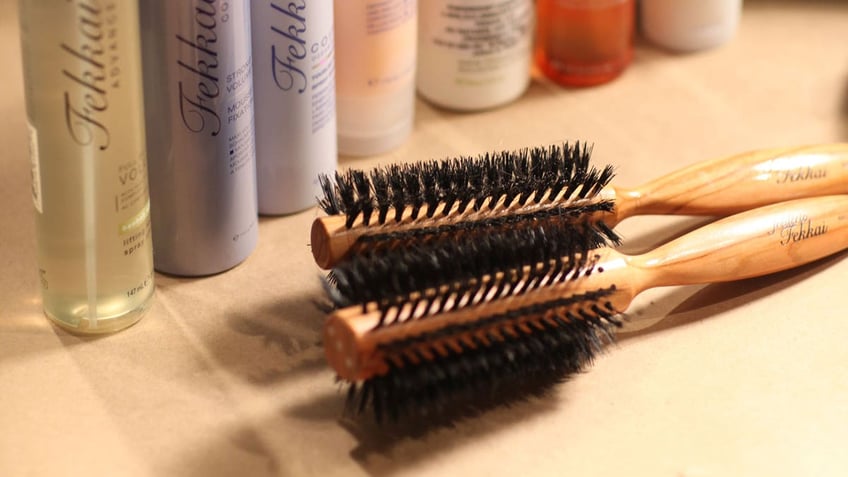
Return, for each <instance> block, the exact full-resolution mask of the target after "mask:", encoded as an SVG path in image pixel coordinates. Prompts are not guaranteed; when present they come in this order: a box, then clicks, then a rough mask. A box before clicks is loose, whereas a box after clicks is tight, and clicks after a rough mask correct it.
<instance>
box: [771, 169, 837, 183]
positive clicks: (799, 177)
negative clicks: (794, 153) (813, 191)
mask: <svg viewBox="0 0 848 477" xmlns="http://www.w3.org/2000/svg"><path fill="white" fill-rule="evenodd" d="M776 176H777V183H778V184H787V183H793V182H803V181H811V180H817V179H824V178H826V177H827V169H825V168H823V167H797V168H795V169H790V170H786V171H778V172H777V174H776Z"/></svg>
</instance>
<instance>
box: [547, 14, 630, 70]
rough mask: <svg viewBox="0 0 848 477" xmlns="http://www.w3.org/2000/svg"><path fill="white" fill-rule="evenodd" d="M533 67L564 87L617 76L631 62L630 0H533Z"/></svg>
mask: <svg viewBox="0 0 848 477" xmlns="http://www.w3.org/2000/svg"><path fill="white" fill-rule="evenodd" d="M536 17H537V20H536V21H537V26H536V47H535V55H534V56H535V62H536V65H537V66H538V67H539V69H540V70H541V71H542V72H543V73H544V74H545V76H547V77H549V78H550V79H552V80H554V81H556V82H557V83H559V84H562V85H565V86H592V85H597V84H601V83H606V82H608V81H610V80H612V79H614V78H616V77H617V76H619V75H620V74H621V73H622V72H623V71H624V70H625V69H626V68H627V66H628V65H629V64H630V62H631V60H632V58H633V35H634V29H635V2H634V0H537V2H536Z"/></svg>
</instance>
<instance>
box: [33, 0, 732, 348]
mask: <svg viewBox="0 0 848 477" xmlns="http://www.w3.org/2000/svg"><path fill="white" fill-rule="evenodd" d="M738 3H739V0H734V1H731V0H709V1H707V0H703V1H702V0H674V1H663V0H642V2H641V5H642V15H643V17H644V20H645V26H646V27H647V26H648V25H649V24H650V22H649V21H648V20H649V18H654V19H657V21H658V23H656V24H657V25H666V26H668V25H677V26H679V25H693V28H694V26H698V25H700V27H698V28H695V29H694V30H692V29H689V30H685V29H684V30H679V29H678V30H679V31H700V30H703V28H701V27H702V26H703V25H706V24H707V23H704V22H703V20H704V18H706V17H707V16H709V15H713V16H714V17H715V18H718V16H716V14H719V13H725V12H726V11H730V10H732V8H730V7H731V6H733V5H735V8H736V10H735V12H736V17H738V6H739V5H738ZM19 5H20V8H19V12H20V19H21V44H22V50H23V63H24V64H23V71H24V84H25V92H26V104H27V118H28V124H29V134H30V145H31V147H30V151H31V161H32V197H33V203H34V206H35V210H36V229H37V237H38V262H39V263H38V268H39V277H40V283H41V289H42V297H43V305H44V308H45V312H46V313H47V315H48V316H50V317H51V318H53V319H54V320H55V321H56V322H57V323H59V324H61V325H62V326H66V327H68V328H70V329H73V330H77V331H86V332H105V331H111V330H114V329H120V328H122V327H125V326H127V325H128V324H131V323H134V322H135V321H136V320H137V319H138V318H139V317H140V316H141V313H142V312H143V310H144V309H146V307H147V306H148V305H149V302H150V297H151V296H152V294H153V290H154V286H153V277H154V274H153V270H154V267H155V269H156V270H158V271H160V272H163V273H168V274H174V275H180V276H203V275H209V274H214V273H219V272H222V271H224V270H227V269H229V268H232V267H234V266H235V265H237V264H239V263H241V262H242V261H243V260H245V259H246V258H247V257H248V256H249V255H250V254H251V253H252V251H253V249H254V248H255V245H256V243H257V236H258V215H260V214H268V215H278V214H287V213H292V212H296V211H299V210H303V209H306V208H308V207H311V206H313V205H314V204H315V198H316V197H317V196H318V195H319V193H320V188H321V184H320V183H319V177H320V176H321V175H322V174H332V173H333V172H334V171H335V170H336V168H337V157H338V155H339V154H340V153H341V154H346V155H373V154H378V153H383V152H386V151H389V150H391V149H393V148H395V147H397V146H399V145H400V144H402V143H403V142H404V141H405V140H406V138H407V137H408V135H409V134H410V131H411V130H412V126H413V117H414V107H415V94H416V91H417V92H418V93H420V95H421V96H423V97H424V98H426V99H427V100H429V101H431V102H433V103H435V104H438V105H441V106H443V107H448V108H453V109H460V110H476V109H485V108H491V107H495V106H498V105H502V104H505V103H507V102H509V101H512V100H514V99H516V98H517V97H519V96H520V95H521V94H522V93H523V92H524V90H525V89H526V87H527V84H528V82H529V78H530V70H531V57H532V55H533V50H534V47H533V45H534V44H535V57H536V63H537V65H538V66H539V67H540V69H541V70H542V71H543V72H545V74H548V75H550V76H551V77H552V78H553V79H555V80H557V81H559V82H561V83H563V84H595V83H598V82H601V81H606V80H608V79H611V78H612V77H614V76H615V75H617V74H618V73H619V72H620V71H621V70H622V69H623V68H624V67H626V65H627V64H628V63H629V61H630V56H631V54H632V41H633V31H634V28H635V26H634V25H635V11H636V7H635V4H634V2H633V0H603V1H600V0H598V1H591V0H536V1H535V2H533V1H531V0H424V1H421V2H418V1H416V0H335V1H334V0H263V1H258V0H255V1H250V0H181V1H172V0H144V1H137V0H111V1H98V0H68V1H66V2H59V3H55V2H52V3H49V5H48V2H43V1H41V0H20V3H19ZM697 5H700V7H697V8H699V9H700V10H697V8H696V6H697ZM704 5H707V7H705V6H704ZM681 6H683V7H681ZM721 6H724V7H727V8H729V9H730V10H722V8H719V7H721ZM687 9H688V13H687ZM695 10H697V11H695ZM652 12H653V13H652ZM674 12H677V14H675V13H674ZM681 12H682V13H681ZM693 12H694V13H693ZM683 13H687V14H688V15H689V16H687V15H686V14H683ZM663 15H665V16H663ZM675 15H676V16H675ZM731 16H732V15H731ZM725 17H727V15H724V16H722V17H721V18H725ZM693 18H694V19H697V20H698V21H701V23H697V22H694V23H693V20H691V19H693ZM734 18H735V17H734ZM734 21H735V20H734ZM687 22H690V23H687ZM696 23H697V25H696ZM715 23H716V21H713V22H712V23H711V24H715ZM734 25H735V24H734ZM699 28H700V30H699ZM672 30H674V29H667V30H666V33H668V32H671V31H672ZM678 30H674V31H678ZM654 31H657V32H661V31H663V30H662V28H654ZM722 31H724V30H722ZM728 31H729V30H728ZM661 36H662V35H660V37H661ZM673 36H674V35H669V34H666V35H665V38H667V39H668V38H672V37H673ZM714 37H715V38H726V35H715V36H714ZM658 38H659V37H658ZM690 46H691V45H690ZM342 192H344V191H342Z"/></svg>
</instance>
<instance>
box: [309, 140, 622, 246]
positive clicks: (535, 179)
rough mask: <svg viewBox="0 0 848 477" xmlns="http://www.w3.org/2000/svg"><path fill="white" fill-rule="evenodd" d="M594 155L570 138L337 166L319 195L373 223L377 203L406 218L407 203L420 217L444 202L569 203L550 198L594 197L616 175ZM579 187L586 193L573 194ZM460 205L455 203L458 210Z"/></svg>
mask: <svg viewBox="0 0 848 477" xmlns="http://www.w3.org/2000/svg"><path fill="white" fill-rule="evenodd" d="M590 155H591V149H590V148H589V147H588V146H587V145H586V144H583V143H575V144H574V145H571V144H567V143H566V144H564V145H563V146H561V147H560V146H551V147H548V148H530V149H522V150H518V151H505V152H496V153H487V154H483V155H481V156H478V157H460V158H455V159H445V160H442V161H428V162H421V163H411V164H402V165H398V164H393V165H389V166H384V167H381V168H376V169H374V170H372V171H371V172H370V173H369V174H365V173H363V172H361V171H356V170H351V171H348V172H346V173H338V174H336V176H335V179H334V180H331V179H330V178H329V177H327V176H322V177H321V178H320V180H321V186H322V187H321V188H322V191H323V197H322V198H320V199H319V201H318V202H319V205H320V206H321V208H322V209H323V210H324V211H325V212H326V213H327V214H331V215H341V214H343V215H345V216H346V221H345V223H346V226H347V227H352V226H353V225H354V224H355V223H356V221H357V220H358V219H361V220H362V222H363V223H364V224H366V225H367V224H368V223H370V222H371V221H370V220H369V219H370V217H371V214H372V213H373V212H374V211H377V214H376V215H377V216H376V221H374V222H375V223H376V224H384V223H386V222H387V221H390V220H393V221H395V222H397V221H400V219H401V218H402V216H403V212H404V210H405V209H406V208H410V209H412V215H413V217H418V216H419V214H418V210H419V209H420V208H421V207H423V206H425V205H426V206H427V213H426V214H424V215H425V216H426V217H429V218H432V217H433V216H434V214H435V212H436V210H437V209H440V210H441V211H442V213H441V215H447V214H450V213H459V214H462V213H465V211H466V210H467V209H468V208H469V207H470V208H471V209H473V210H479V209H480V208H481V207H484V206H486V207H487V208H489V209H492V208H494V207H496V206H497V204H499V202H503V203H505V204H513V203H516V204H525V203H527V202H528V201H529V200H531V199H532V201H533V203H536V204H544V203H549V205H550V206H556V205H562V204H555V203H550V202H551V201H553V200H554V199H555V198H557V197H559V196H560V195H561V196H562V197H561V199H560V200H562V201H565V202H568V201H570V200H571V199H573V198H578V199H580V198H590V197H593V196H594V195H596V194H597V193H598V192H599V191H600V190H601V189H602V188H603V187H605V186H606V185H607V184H608V183H609V182H610V181H611V180H612V178H613V169H612V168H611V167H605V168H603V169H602V170H601V171H598V170H597V169H595V168H594V167H590V164H589V160H590ZM562 191H565V192H562ZM576 191H579V194H578V195H576V196H574V197H572V195H573V194H574V193H575V192H576ZM486 204H488V205H486ZM454 206H456V210H455V212H451V211H452V209H453V207H454ZM390 209H394V212H391V210H390ZM413 220H414V218H413ZM372 242H373V241H372Z"/></svg>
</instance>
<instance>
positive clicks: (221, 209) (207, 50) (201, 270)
mask: <svg viewBox="0 0 848 477" xmlns="http://www.w3.org/2000/svg"><path fill="white" fill-rule="evenodd" d="M139 4H140V5H141V7H140V8H141V25H142V53H143V55H142V56H143V66H144V93H145V106H146V114H147V150H148V163H149V175H150V201H151V220H152V226H153V248H154V254H153V258H154V264H155V266H156V269H157V270H159V271H161V272H164V273H169V274H174V275H185V276H197V275H208V274H212V273H217V272H221V271H224V270H227V269H229V268H231V267H233V266H235V265H237V264H239V263H240V262H242V261H243V260H244V259H246V258H247V257H248V255H250V253H251V252H252V251H253V249H254V248H255V246H256V241H257V235H258V230H257V205H256V161H255V148H254V132H253V120H254V119H253V80H252V70H253V66H252V63H251V56H250V52H251V46H250V2H249V1H248V0H145V1H143V2H139Z"/></svg>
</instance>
